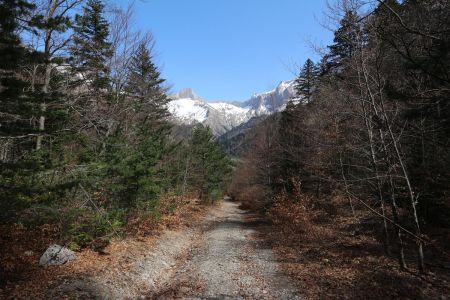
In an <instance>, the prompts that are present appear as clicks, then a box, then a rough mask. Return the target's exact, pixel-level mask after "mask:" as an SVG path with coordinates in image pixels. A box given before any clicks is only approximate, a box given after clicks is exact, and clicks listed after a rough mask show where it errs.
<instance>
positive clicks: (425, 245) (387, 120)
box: [231, 0, 450, 298]
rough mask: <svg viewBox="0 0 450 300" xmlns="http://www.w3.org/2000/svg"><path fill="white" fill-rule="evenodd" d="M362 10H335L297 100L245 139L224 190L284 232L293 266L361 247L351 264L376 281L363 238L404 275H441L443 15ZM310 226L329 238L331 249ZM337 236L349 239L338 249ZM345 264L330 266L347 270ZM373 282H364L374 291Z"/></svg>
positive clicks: (431, 4)
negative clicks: (315, 253) (318, 254)
mask: <svg viewBox="0 0 450 300" xmlns="http://www.w3.org/2000/svg"><path fill="white" fill-rule="evenodd" d="M367 9H368V6H367V5H363V3H362V2H361V3H360V2H359V1H337V2H336V3H334V4H333V5H330V11H329V17H332V18H333V20H338V26H337V29H336V30H335V32H334V41H333V43H332V44H331V45H329V46H328V47H327V49H326V51H325V52H324V54H323V56H322V59H321V60H320V61H318V62H316V63H314V62H312V61H311V60H307V61H306V62H305V64H304V65H303V67H302V68H301V70H299V76H298V78H297V79H296V91H297V99H295V101H293V102H292V103H291V104H289V105H288V107H287V109H286V110H285V111H283V112H281V113H279V114H277V115H274V116H272V117H271V118H268V119H266V120H265V121H264V122H263V123H262V124H260V125H259V126H257V127H256V128H254V129H253V134H249V136H251V137H252V138H251V140H250V141H247V144H248V143H251V145H252V146H250V147H247V148H248V150H247V151H246V152H247V154H246V155H244V160H243V161H242V163H241V164H240V165H238V166H237V170H236V172H235V174H234V177H233V183H232V186H231V192H232V194H233V196H234V197H235V198H236V199H239V200H241V201H243V202H244V204H245V207H248V208H253V209H262V210H263V211H266V212H267V214H268V216H269V217H270V218H271V219H272V220H273V221H274V222H275V224H281V225H283V226H284V227H283V228H284V229H283V232H284V233H285V234H286V236H285V237H284V238H283V239H282V240H283V241H280V243H286V241H290V242H291V245H294V246H292V247H293V248H292V249H291V250H292V251H293V253H297V254H295V255H299V256H300V257H302V256H303V257H304V256H305V255H309V254H308V253H310V252H307V251H306V250H309V251H312V250H311V247H317V248H321V249H324V248H322V247H325V249H329V250H322V251H324V253H325V254H323V256H322V257H326V260H327V261H331V262H330V263H331V264H333V261H334V262H335V263H336V264H339V263H338V262H337V261H338V257H339V256H343V259H345V256H346V254H345V253H346V252H345V250H342V249H348V247H349V245H350V244H356V245H355V248H354V249H355V250H354V251H355V252H356V253H357V254H355V252H352V254H350V256H353V255H356V256H357V257H362V259H365V260H369V261H365V268H364V269H365V270H366V271H367V272H371V271H368V269H373V268H376V266H377V265H378V266H379V265H383V264H385V262H379V263H378V264H376V263H375V266H374V261H371V262H370V259H373V255H372V254H369V253H367V252H366V251H368V249H370V247H372V246H369V245H368V244H363V243H362V242H361V237H362V236H364V235H365V234H367V233H368V232H370V233H369V235H368V238H377V240H378V242H379V248H380V249H384V253H385V255H386V256H387V257H392V258H393V259H396V260H397V261H398V266H399V267H400V268H401V269H410V270H411V269H412V270H414V271H413V272H417V273H425V272H428V271H431V272H441V271H443V270H444V269H445V268H447V267H445V266H447V265H448V257H449V248H448V245H449V244H448V242H449V240H448V232H449V226H450V223H449V220H450V210H449V209H450V202H449V191H450V173H449V167H448V166H449V165H450V151H449V150H450V148H449V147H450V144H449V142H450V140H449V137H450V123H449V120H450V106H449V101H448V100H449V97H450V93H449V91H450V90H449V88H450V60H449V58H450V57H449V53H450V52H449V50H450V35H449V33H450V22H449V20H450V6H449V3H448V2H447V1H435V0H432V1H401V2H399V1H394V0H392V1H377V3H376V4H375V5H374V7H373V10H372V9H371V10H369V11H367ZM299 99H301V101H300V103H298V100H299ZM315 226H316V227H315ZM314 228H316V229H317V228H319V229H317V230H326V231H329V230H335V232H334V234H335V236H334V237H333V238H332V239H334V240H335V242H334V243H331V241H330V243H329V244H326V242H324V241H326V240H327V238H326V237H325V236H326V235H325V236H324V235H322V236H321V235H320V233H317V232H315V231H314ZM367 228H369V229H370V230H369V231H367ZM337 230H340V234H346V235H353V238H350V239H348V238H346V239H347V240H346V242H342V241H339V238H338V237H339V235H338V234H337V233H336V232H337ZM322 233H323V231H322ZM315 234H317V236H319V237H317V236H316V238H317V240H316V244H314V243H311V244H308V245H307V246H305V239H308V238H309V239H310V238H311V236H314V235H315ZM320 236H321V237H320ZM292 239H293V240H297V241H296V242H295V241H292ZM319 241H320V242H319ZM336 241H339V242H336ZM324 243H325V245H324ZM340 243H343V245H342V246H339V244H340ZM288 244H289V242H288ZM331 244H334V246H332V245H331ZM280 245H281V244H280ZM359 247H360V248H359ZM295 248H296V249H297V250H294V249H295ZM301 248H305V250H304V251H303V252H302V251H300V250H298V249H301ZM339 249H341V250H339ZM358 249H359V250H358ZM285 251H286V249H285ZM298 251H300V253H303V254H298ZM327 251H329V252H331V254H330V253H329V252H327ZM336 253H338V254H336ZM363 253H366V254H363ZM329 255H331V256H332V258H330V256H329ZM333 255H336V256H335V257H334V258H333ZM347 255H348V254H347ZM308 257H309V256H308ZM371 257H372V258H371ZM342 265H345V264H344V263H342V264H341V266H340V268H341V269H339V268H338V267H336V268H334V269H333V268H331V269H332V270H334V271H335V272H338V273H339V272H347V271H345V270H348V269H345V268H344V267H342ZM347 267H348V266H347ZM349 268H350V269H351V268H353V269H356V267H354V265H353V266H351V264H350V267H349ZM366 271H362V272H366ZM332 272H333V271H332ZM299 276H300V275H299ZM317 276H318V277H320V276H321V275H320V274H318V275H317ZM372 276H374V275H373V272H372V273H370V274H366V275H364V276H363V277H366V278H372V279H371V280H372V281H373V282H378V279H376V278H374V277H372ZM386 276H388V275H386ZM302 280H304V279H302ZM305 280H306V279H305ZM341 280H342V282H344V281H345V280H343V279H341ZM335 282H336V281H334V283H335ZM402 282H403V281H402ZM401 285H402V284H401V283H399V285H398V286H397V287H396V288H398V289H402V288H401V287H400V286H401ZM419 285H420V284H419ZM379 286H381V289H385V290H384V292H383V291H380V293H381V294H380V295H379V296H380V297H382V296H388V295H389V292H386V291H387V290H388V287H387V286H386V285H382V284H379ZM375 290H376V288H374V290H373V292H374V293H375V295H376V292H375ZM383 293H384V294H383ZM386 293H387V294H386ZM424 295H425V294H422V296H419V294H416V296H414V297H413V296H411V294H410V295H409V297H413V298H415V297H426V296H424ZM361 297H366V294H364V295H361Z"/></svg>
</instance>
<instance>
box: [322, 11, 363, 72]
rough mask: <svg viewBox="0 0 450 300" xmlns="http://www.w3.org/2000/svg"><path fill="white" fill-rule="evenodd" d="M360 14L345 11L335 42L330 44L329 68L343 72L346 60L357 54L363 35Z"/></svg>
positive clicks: (327, 56)
mask: <svg viewBox="0 0 450 300" xmlns="http://www.w3.org/2000/svg"><path fill="white" fill-rule="evenodd" d="M361 33H362V31H361V26H360V24H359V20H358V14H357V13H356V12H354V11H352V10H349V11H347V12H346V13H345V16H344V17H343V18H342V20H341V21H340V27H339V28H338V29H337V30H336V31H335V32H334V39H333V44H332V45H330V46H328V48H329V50H330V53H329V54H328V55H326V61H327V64H328V65H327V69H328V70H329V71H332V72H338V73H339V72H341V71H342V68H343V66H344V61H345V60H346V59H347V58H351V57H353V56H354V55H355V53H356V51H357V49H358V44H359V43H361V39H362V38H363V37H362V34H361Z"/></svg>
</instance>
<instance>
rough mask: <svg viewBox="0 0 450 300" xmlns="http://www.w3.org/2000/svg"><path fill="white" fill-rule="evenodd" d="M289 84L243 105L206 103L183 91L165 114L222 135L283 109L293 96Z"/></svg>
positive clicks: (255, 96) (178, 120) (178, 121)
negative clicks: (208, 128) (202, 125)
mask: <svg viewBox="0 0 450 300" xmlns="http://www.w3.org/2000/svg"><path fill="white" fill-rule="evenodd" d="M293 84H294V82H293V81H284V82H281V83H280V84H279V85H278V86H277V87H276V88H275V89H274V90H272V91H270V92H266V93H261V94H255V95H253V96H252V97H251V98H250V99H249V100H248V101H245V102H243V103H236V102H234V103H229V102H224V101H220V102H219V101H218V102H206V101H204V100H202V99H201V98H200V97H199V96H197V95H196V94H195V93H194V92H193V91H192V89H185V90H181V91H179V92H178V93H176V94H175V95H173V96H172V97H171V98H172V101H171V102H169V111H170V113H171V114H172V116H173V118H174V121H175V122H177V123H180V124H186V125H193V124H196V123H203V124H205V125H208V126H209V127H211V129H212V131H213V133H214V134H215V135H222V134H224V133H225V132H227V131H229V130H231V129H233V128H235V127H237V126H239V125H241V124H243V123H245V122H247V121H249V120H250V119H251V118H253V117H258V116H262V115H269V114H272V113H274V112H277V111H281V110H283V109H284V108H285V107H286V103H287V101H288V100H289V99H291V98H292V97H293V96H294V87H293Z"/></svg>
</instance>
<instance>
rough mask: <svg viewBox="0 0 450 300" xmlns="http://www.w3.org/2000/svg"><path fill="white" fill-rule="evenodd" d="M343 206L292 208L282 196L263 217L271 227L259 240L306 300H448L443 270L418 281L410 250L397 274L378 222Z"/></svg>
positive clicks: (339, 202)
mask: <svg viewBox="0 0 450 300" xmlns="http://www.w3.org/2000/svg"><path fill="white" fill-rule="evenodd" d="M347 205H348V204H347V203H346V201H345V200H344V199H342V197H339V196H335V197H334V198H333V199H327V200H326V201H325V200H324V201H323V202H320V201H318V200H313V199H309V198H307V197H300V198H299V199H297V201H296V202H293V201H292V200H290V199H288V198H287V197H286V196H285V195H284V196H283V195H282V196H281V197H280V198H279V199H277V205H275V207H273V209H271V210H270V211H269V212H268V217H269V219H270V220H271V221H272V224H273V225H272V226H269V227H267V230H266V231H265V232H264V233H263V234H264V236H265V237H266V239H267V240H269V241H271V243H272V247H273V249H274V251H275V253H276V254H277V255H278V257H279V260H280V262H281V263H280V264H281V266H282V268H283V269H284V271H285V272H286V273H287V274H288V275H290V276H291V277H292V278H294V279H295V281H296V283H297V284H298V287H299V288H300V289H301V290H302V291H303V292H304V295H305V296H306V297H307V298H308V299H393V298H395V299H449V298H448V297H449V295H450V288H449V287H450V274H449V270H448V269H444V268H432V267H431V266H430V267H429V268H430V269H429V270H430V272H429V274H428V275H424V276H419V275H418V272H417V270H415V269H414V268H415V256H414V255H415V253H414V252H413V251H412V250H410V251H409V252H408V253H407V259H408V266H409V267H410V269H409V271H401V270H400V269H399V268H398V264H397V261H396V258H395V256H392V257H387V256H386V255H384V252H383V247H382V244H381V243H380V242H379V240H378V239H377V237H378V233H379V232H381V231H380V228H379V227H380V225H379V224H380V223H379V222H378V220H376V219H374V217H373V216H372V215H370V214H369V213H368V212H366V211H364V210H358V211H357V215H356V216H352V215H351V213H350V210H349V208H348V207H347ZM331 206H333V207H334V208H330V207H331ZM447 237H448V233H447ZM410 243H412V241H411V242H410ZM409 248H410V249H413V248H414V247H409ZM431 250H432V249H428V253H426V257H427V258H428V262H429V265H432V264H433V263H436V264H437V262H436V261H437V260H439V259H442V257H438V256H437V255H436V254H434V253H432V252H431Z"/></svg>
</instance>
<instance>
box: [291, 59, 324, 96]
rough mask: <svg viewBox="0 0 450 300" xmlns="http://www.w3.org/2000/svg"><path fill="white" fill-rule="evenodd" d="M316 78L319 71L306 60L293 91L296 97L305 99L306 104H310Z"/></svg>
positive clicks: (312, 63) (311, 62)
mask: <svg viewBox="0 0 450 300" xmlns="http://www.w3.org/2000/svg"><path fill="white" fill-rule="evenodd" d="M318 76H319V70H318V68H317V66H316V65H315V64H314V62H313V61H312V60H310V59H309V58H308V59H307V60H306V62H305V64H304V65H303V68H302V69H301V71H300V74H299V75H298V77H297V79H296V80H295V85H294V89H295V92H296V97H298V98H302V99H306V102H310V101H311V99H312V95H313V92H314V90H315V89H316V86H317V81H318Z"/></svg>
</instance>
